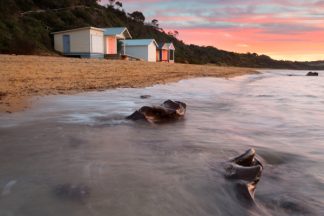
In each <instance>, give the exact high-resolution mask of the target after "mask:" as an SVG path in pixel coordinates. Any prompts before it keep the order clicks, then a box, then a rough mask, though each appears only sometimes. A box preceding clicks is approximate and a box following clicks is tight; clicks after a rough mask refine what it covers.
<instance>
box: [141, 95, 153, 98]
mask: <svg viewBox="0 0 324 216" xmlns="http://www.w3.org/2000/svg"><path fill="white" fill-rule="evenodd" d="M150 97H152V96H151V95H141V97H140V98H141V99H147V98H150Z"/></svg>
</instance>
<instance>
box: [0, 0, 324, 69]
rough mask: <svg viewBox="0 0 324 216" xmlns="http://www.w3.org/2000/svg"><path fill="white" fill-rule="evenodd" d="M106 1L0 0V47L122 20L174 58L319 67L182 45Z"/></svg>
mask: <svg viewBox="0 0 324 216" xmlns="http://www.w3.org/2000/svg"><path fill="white" fill-rule="evenodd" d="M111 2H112V4H111V5H109V6H108V7H103V6H101V5H98V4H97V0H0V53H15V54H37V53H40V52H41V53H44V52H48V53H50V52H54V51H53V36H52V35H51V34H50V33H51V32H54V31H61V30H66V29H71V28H78V27H84V26H96V27H118V26H126V27H127V28H128V29H129V31H130V33H131V35H132V36H133V38H143V39H144V38H154V39H155V40H156V41H157V42H173V44H174V45H175V47H176V52H175V60H176V62H181V63H190V64H215V65H222V66H226V65H229V66H243V67H256V68H258V67H261V68H291V69H312V70H313V69H314V70H315V69H323V68H324V63H323V62H313V63H312V62H304V63H303V62H291V61H275V60H273V59H271V58H270V57H268V56H265V55H258V54H256V53H246V54H238V53H233V52H227V51H223V50H219V49H217V48H215V47H211V46H207V47H202V46H196V45H192V44H191V45H186V44H185V43H183V42H182V41H180V40H178V39H177V36H178V32H177V31H174V32H170V34H168V33H165V32H164V31H163V30H162V29H160V28H158V20H152V24H153V25H152V24H151V25H145V24H144V21H145V16H144V15H143V13H142V12H140V11H135V12H133V13H131V14H126V13H125V11H124V10H122V6H123V5H122V3H121V2H118V1H117V2H116V1H111ZM116 8H117V9H116Z"/></svg>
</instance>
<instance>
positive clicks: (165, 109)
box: [126, 100, 187, 123]
mask: <svg viewBox="0 0 324 216" xmlns="http://www.w3.org/2000/svg"><path fill="white" fill-rule="evenodd" d="M186 107H187V105H186V104H185V103H183V102H180V101H172V100H167V101H165V102H164V103H163V104H161V105H160V106H153V107H149V106H143V107H142V108H140V109H139V110H137V111H135V112H134V113H133V114H131V115H130V116H128V117H127V118H126V119H129V120H134V121H137V120H145V121H148V122H151V123H162V122H168V121H174V120H179V119H181V118H183V117H184V115H185V113H186Z"/></svg>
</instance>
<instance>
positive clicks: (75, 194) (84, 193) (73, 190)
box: [54, 184, 90, 201]
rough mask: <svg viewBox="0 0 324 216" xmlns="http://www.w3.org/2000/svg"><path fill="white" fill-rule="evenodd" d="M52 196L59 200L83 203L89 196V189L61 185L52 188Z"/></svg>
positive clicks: (82, 186)
mask: <svg viewBox="0 0 324 216" xmlns="http://www.w3.org/2000/svg"><path fill="white" fill-rule="evenodd" d="M54 194H55V195H56V196H57V197H58V198H61V199H67V200H72V201H84V200H85V199H86V198H87V197H89V195H90V188H89V187H88V186H86V185H82V184H79V185H73V184H61V185H57V186H56V187H55V188H54Z"/></svg>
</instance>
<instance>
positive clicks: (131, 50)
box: [126, 46, 148, 61]
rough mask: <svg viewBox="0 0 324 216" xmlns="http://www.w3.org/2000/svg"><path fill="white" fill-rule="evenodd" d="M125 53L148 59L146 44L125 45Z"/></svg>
mask: <svg viewBox="0 0 324 216" xmlns="http://www.w3.org/2000/svg"><path fill="white" fill-rule="evenodd" d="M126 54H127V55H129V56H133V57H136V58H140V59H143V60H146V61H148V50H147V46H126Z"/></svg>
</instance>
